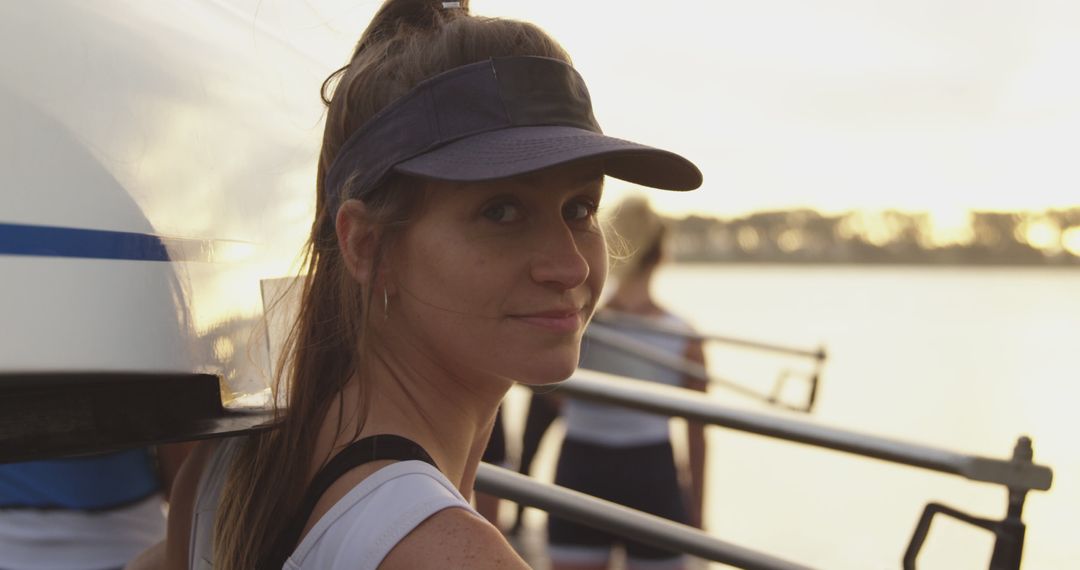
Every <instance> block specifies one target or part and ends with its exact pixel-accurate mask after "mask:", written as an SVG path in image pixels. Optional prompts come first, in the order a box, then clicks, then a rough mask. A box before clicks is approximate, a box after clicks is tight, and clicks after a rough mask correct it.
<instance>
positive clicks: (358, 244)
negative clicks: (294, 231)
mask: <svg viewBox="0 0 1080 570" xmlns="http://www.w3.org/2000/svg"><path fill="white" fill-rule="evenodd" d="M336 224H337V226H336V227H335V230H336V231H337V240H338V247H339V248H340V249H341V257H342V259H343V260H344V261H345V269H346V270H347V271H348V272H349V275H351V276H352V278H353V279H355V280H356V282H357V283H359V284H360V285H364V286H367V285H368V281H369V280H370V279H371V274H372V271H373V270H374V267H373V265H374V263H375V246H376V244H377V241H378V232H376V230H375V227H374V225H373V224H372V223H371V221H370V219H369V218H368V213H367V206H365V205H364V203H363V202H361V201H360V200H346V201H345V202H344V203H343V204H342V205H341V207H340V208H338V211H337V219H336Z"/></svg>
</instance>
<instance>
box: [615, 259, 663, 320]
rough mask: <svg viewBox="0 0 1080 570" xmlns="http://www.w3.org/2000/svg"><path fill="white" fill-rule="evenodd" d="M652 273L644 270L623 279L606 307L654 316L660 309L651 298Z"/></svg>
mask: <svg viewBox="0 0 1080 570" xmlns="http://www.w3.org/2000/svg"><path fill="white" fill-rule="evenodd" d="M652 277H653V271H652V270H651V269H650V270H644V271H641V272H639V273H635V274H633V275H628V276H626V277H624V278H623V279H622V280H621V281H620V282H619V286H618V287H617V288H616V289H615V293H613V294H612V295H611V298H610V299H609V300H608V302H607V305H606V306H607V307H608V308H610V309H614V310H616V311H622V312H624V313H632V314H635V315H655V314H659V313H662V312H663V311H662V309H661V308H660V306H659V305H657V304H656V302H655V301H654V300H653V297H652Z"/></svg>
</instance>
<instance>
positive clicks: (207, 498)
mask: <svg viewBox="0 0 1080 570" xmlns="http://www.w3.org/2000/svg"><path fill="white" fill-rule="evenodd" d="M240 441H241V438H233V439H229V440H225V441H223V442H222V443H221V444H220V445H219V446H218V448H217V450H216V451H215V452H214V455H213V456H212V457H211V459H210V461H209V463H208V464H207V466H206V469H205V470H204V471H203V476H202V479H201V480H200V481H199V490H198V495H197V499H196V502H195V514H194V517H193V519H192V529H191V550H190V551H189V558H188V560H189V561H190V568H192V569H193V570H203V569H209V568H213V564H212V561H213V558H214V556H213V537H212V535H211V532H212V531H213V527H214V519H215V518H216V516H217V505H218V499H219V497H220V495H221V487H222V485H223V484H224V482H225V474H226V472H227V471H228V466H229V463H230V462H231V458H232V456H233V454H234V452H235V449H236V447H235V446H236V445H237V444H238V443H239V442H240ZM447 508H461V509H465V510H467V511H469V512H471V513H473V514H474V515H476V516H477V517H479V516H480V515H479V514H478V513H477V512H476V511H475V510H474V509H473V508H472V506H470V505H469V502H468V501H466V500H465V498H464V497H463V496H462V495H461V493H460V492H458V490H457V489H456V488H455V487H454V485H453V484H451V483H450V481H449V480H448V479H447V478H446V477H445V476H444V475H443V474H442V473H441V472H439V470H438V469H435V468H434V467H432V466H431V465H429V464H427V463H424V462H423V461H400V462H397V463H392V464H390V465H388V466H386V467H383V468H382V469H379V470H378V471H376V472H375V473H373V474H371V475H370V476H368V477H367V478H366V479H364V480H363V481H361V482H360V484H359V485H357V486H356V487H353V488H352V490H350V491H349V492H348V493H347V494H346V495H345V496H344V497H342V498H341V500H339V501H338V502H337V503H335V504H334V506H333V507H331V508H330V510H329V511H327V512H326V514H324V515H323V516H322V517H321V518H320V519H319V520H318V522H316V523H315V526H313V527H312V528H311V530H310V531H308V533H307V535H306V536H304V538H303V540H301V541H300V544H299V545H297V547H296V550H294V551H293V553H292V555H291V556H289V559H288V560H287V561H286V562H285V566H284V568H285V569H286V570H300V569H305V570H308V569H320V570H322V569H326V570H337V569H342V570H344V569H348V570H375V569H376V568H378V567H379V564H381V563H382V560H383V558H385V557H386V555H387V554H388V553H389V552H390V550H391V549H393V548H394V546H396V545H397V543H398V542H400V541H401V539H403V538H405V536H407V535H408V534H409V533H410V532H412V530H413V529H414V528H416V527H417V526H418V525H419V524H420V523H422V522H424V521H425V520H427V518H428V517H430V516H431V515H433V514H435V513H437V512H439V511H441V510H443V509H447Z"/></svg>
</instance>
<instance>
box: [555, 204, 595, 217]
mask: <svg viewBox="0 0 1080 570" xmlns="http://www.w3.org/2000/svg"><path fill="white" fill-rule="evenodd" d="M595 213H596V206H593V205H592V204H591V203H588V202H572V203H570V204H567V205H566V207H565V208H563V217H565V218H566V219H567V220H569V221H572V222H573V221H581V220H586V219H588V218H591V217H592V216H593V214H595Z"/></svg>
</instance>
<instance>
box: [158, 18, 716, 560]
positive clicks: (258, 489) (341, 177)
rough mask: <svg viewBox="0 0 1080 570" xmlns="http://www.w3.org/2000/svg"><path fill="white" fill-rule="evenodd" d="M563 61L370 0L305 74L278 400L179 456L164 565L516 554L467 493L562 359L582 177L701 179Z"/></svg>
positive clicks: (587, 307)
mask: <svg viewBox="0 0 1080 570" xmlns="http://www.w3.org/2000/svg"><path fill="white" fill-rule="evenodd" d="M568 61H569V59H568V57H567V55H566V53H565V52H564V51H563V50H562V48H560V47H559V46H558V44H556V43H555V42H554V40H552V39H551V38H549V37H548V36H547V35H546V34H544V33H543V32H542V31H540V30H539V29H538V28H536V27H535V26H532V25H530V24H526V23H521V22H514V21H506V20H498V19H487V18H478V17H473V16H470V15H469V14H468V13H467V9H466V6H465V3H464V2H462V3H460V5H459V4H458V3H456V2H455V3H443V2H432V1H422V0H411V1H410V0H389V1H387V2H386V3H384V4H383V6H382V7H381V8H380V10H379V12H378V13H377V14H376V15H375V17H374V19H373V21H372V23H371V24H370V25H369V27H368V29H367V30H366V31H365V32H364V34H363V36H362V37H361V38H360V41H359V43H358V45H357V48H356V50H355V52H354V53H353V56H352V59H351V61H350V62H349V64H348V65H346V66H345V67H343V68H342V69H341V70H339V71H338V72H337V73H335V74H334V75H332V76H331V78H330V79H329V80H328V81H327V82H326V83H325V84H324V93H323V99H324V101H326V103H327V105H328V113H327V121H326V130H325V135H324V138H323V145H322V152H321V155H320V161H319V178H318V180H317V184H316V185H317V197H316V211H317V214H316V219H315V221H314V223H313V225H312V234H311V239H310V246H309V247H310V250H309V261H308V271H307V275H306V276H305V281H304V285H303V287H304V289H303V292H302V298H301V306H300V311H299V316H298V319H297V322H296V324H295V327H294V330H293V333H292V335H291V339H290V344H289V349H288V351H287V358H286V359H285V360H284V362H285V365H283V366H282V368H283V369H284V370H285V371H286V372H285V373H284V377H285V384H286V385H285V386H284V390H286V392H285V393H286V396H287V400H288V407H287V409H282V410H279V411H278V419H277V421H276V423H275V425H274V426H273V428H272V429H270V430H267V431H265V432H262V433H260V434H258V435H251V436H245V437H243V438H234V439H232V440H228V441H225V442H222V443H220V444H218V445H214V444H206V445H203V446H201V447H200V448H199V449H197V450H196V452H195V453H194V455H193V460H192V461H189V462H188V464H187V465H185V467H184V471H183V472H182V473H181V480H180V481H179V483H178V495H180V496H178V497H177V498H178V499H181V498H183V499H185V500H178V501H177V504H175V505H174V506H173V509H172V512H170V519H169V536H168V541H167V544H166V546H165V547H164V558H165V560H166V563H167V565H168V567H172V568H207V567H211V565H212V567H214V568H218V569H225V570H240V569H244V570H247V569H250V568H282V567H283V565H284V567H285V568H319V569H322V568H350V569H355V568H376V567H377V568H383V569H394V568H410V569H414V568H524V567H525V564H524V562H523V561H522V560H521V559H520V558H519V557H518V556H517V554H515V553H514V551H513V549H512V548H511V547H510V546H509V545H508V543H507V542H506V541H505V539H504V538H503V537H502V535H501V534H500V533H499V532H498V531H497V530H496V529H495V527H493V526H492V525H491V524H489V523H488V522H487V521H485V520H484V519H483V518H481V517H480V516H478V515H477V514H476V512H475V511H474V510H472V508H471V507H470V506H469V499H470V498H471V495H472V488H473V481H474V479H475V474H476V469H477V465H478V463H479V461H480V456H481V453H482V452H483V450H484V447H485V444H486V442H487V440H488V435H489V433H490V431H491V428H492V423H493V421H494V418H495V414H496V410H497V408H498V405H499V402H500V401H501V399H502V397H503V395H504V394H505V393H506V391H507V390H508V389H509V388H510V386H511V384H512V383H513V382H523V383H526V384H530V385H537V384H545V383H551V382H557V381H560V380H563V379H565V378H567V377H568V376H569V375H570V374H571V373H572V372H573V370H574V369H575V367H576V365H577V359H578V353H579V344H580V340H581V335H582V331H583V329H584V326H585V324H586V322H588V320H589V318H590V317H591V315H592V312H593V309H594V306H595V303H596V299H597V298H598V297H599V295H600V291H601V288H602V286H603V282H604V278H605V274H606V246H605V243H604V238H603V234H602V232H601V231H600V230H599V228H598V225H597V222H596V209H597V207H598V205H599V202H600V197H601V190H602V182H603V176H604V175H605V174H608V175H611V176H616V177H620V178H625V179H627V180H631V181H635V182H638V183H641V184H647V185H653V186H656V187H660V188H669V189H676V190H688V189H693V188H695V187H697V186H698V185H699V184H700V182H701V175H700V173H699V172H698V170H697V169H696V168H695V167H694V166H693V165H692V164H690V163H689V162H688V161H686V160H685V159H683V158H681V157H679V156H677V155H674V154H672V153H668V152H666V151H660V150H657V149H652V148H649V147H644V146H641V145H637V144H635V143H629V142H626V141H620V140H617V139H612V138H608V137H605V136H604V135H602V134H601V132H600V129H599V127H598V126H597V125H596V121H595V119H594V118H593V115H592V112H591V108H590V103H589V99H588V91H587V90H586V89H585V86H584V83H583V82H582V80H581V78H580V76H578V75H577V73H576V72H575V71H574V70H573V69H572V68H571V67H570V66H569V64H568ZM154 556H156V554H154V553H148V555H147V560H154Z"/></svg>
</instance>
